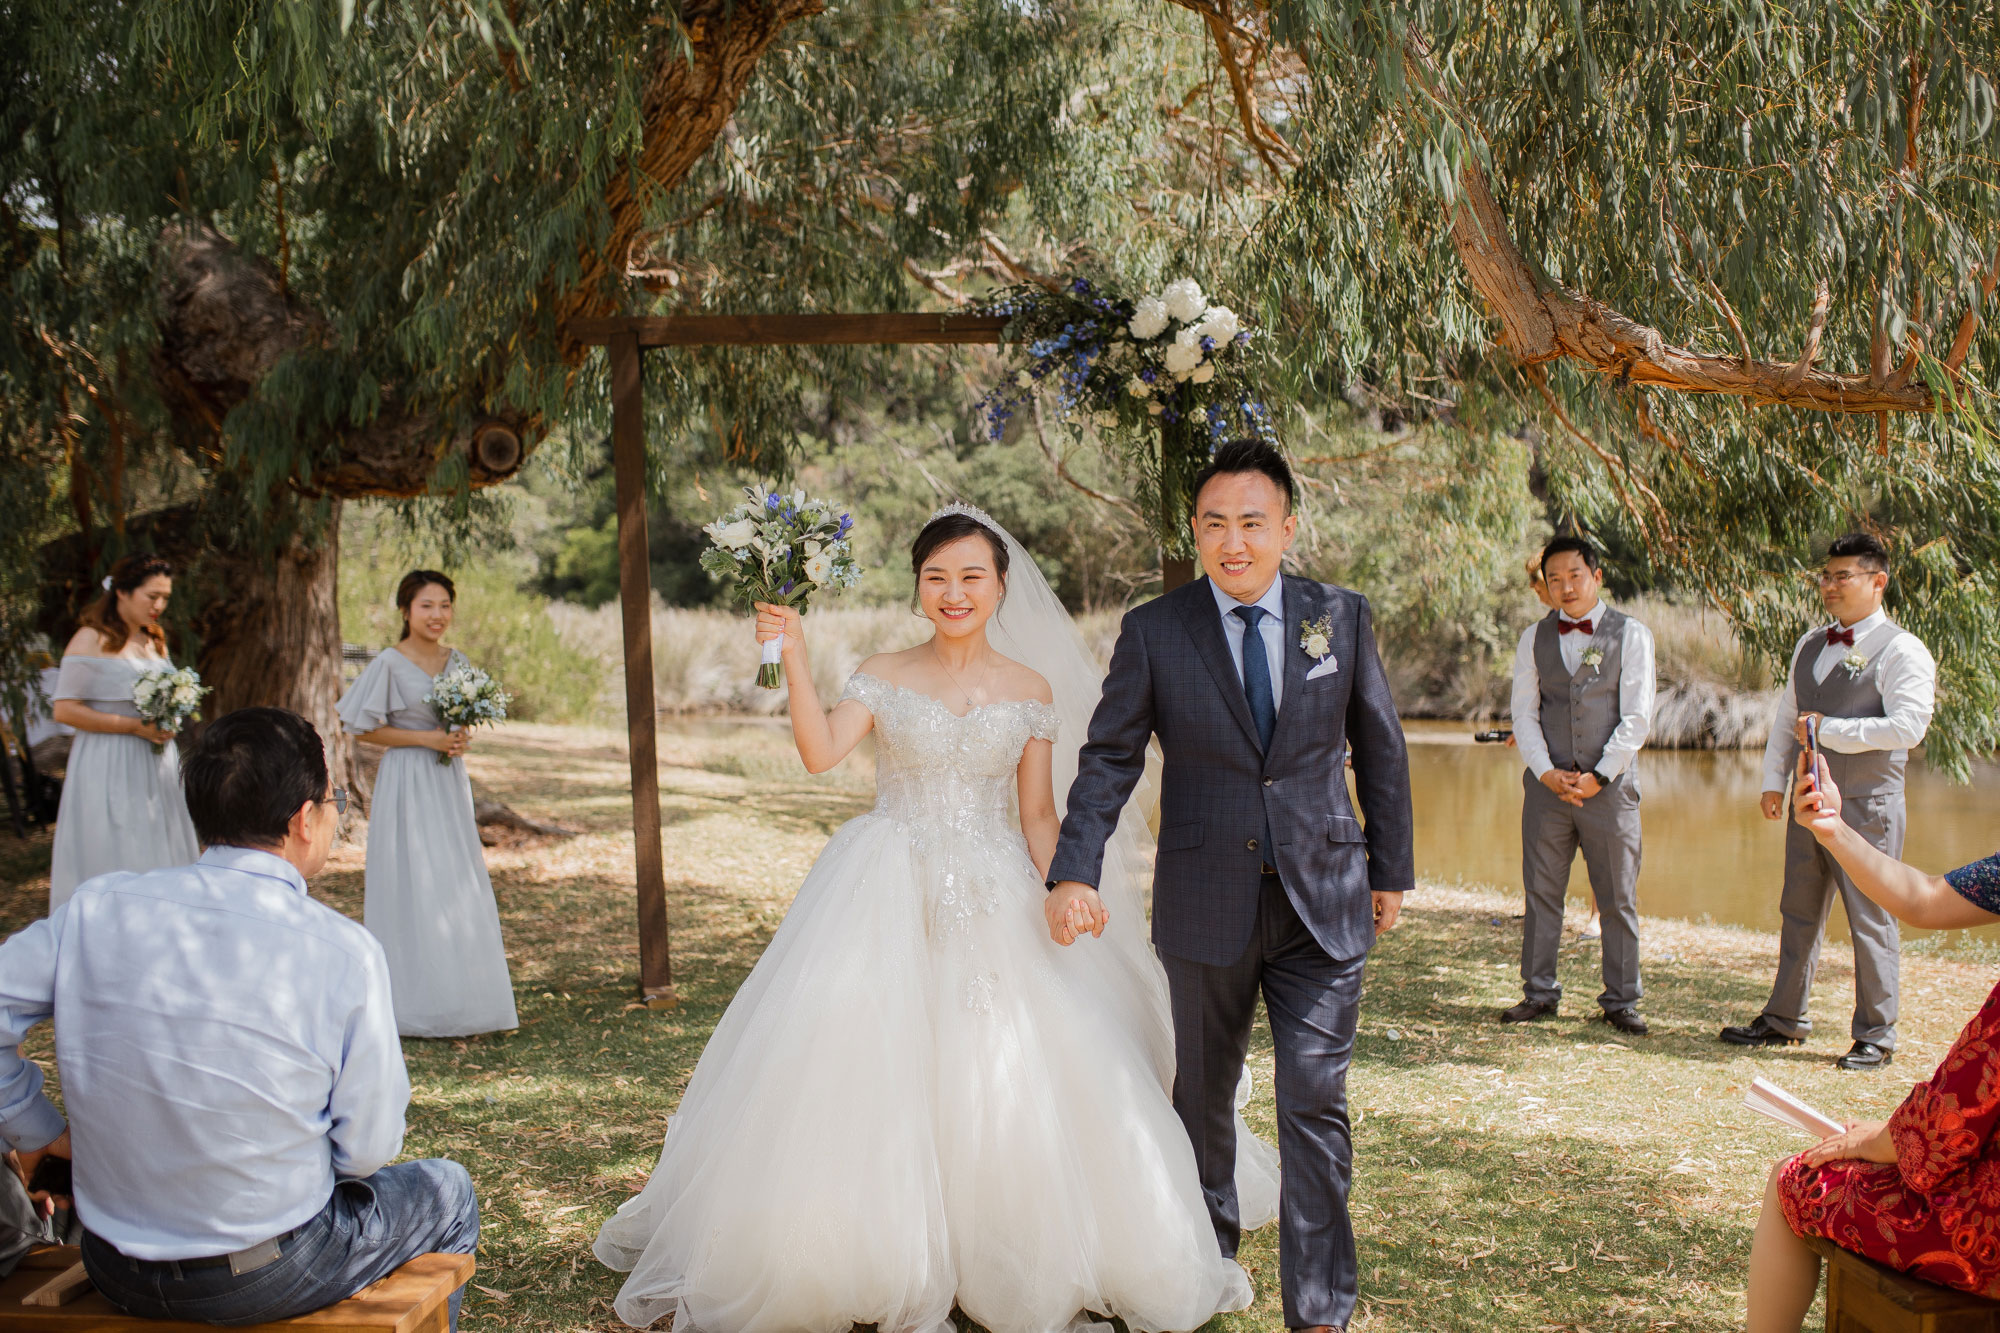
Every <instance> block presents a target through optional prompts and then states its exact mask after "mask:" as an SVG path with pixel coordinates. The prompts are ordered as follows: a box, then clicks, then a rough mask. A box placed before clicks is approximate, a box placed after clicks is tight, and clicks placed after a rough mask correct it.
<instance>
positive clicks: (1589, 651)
mask: <svg viewBox="0 0 2000 1333" xmlns="http://www.w3.org/2000/svg"><path fill="white" fill-rule="evenodd" d="M1603 661H1604V650H1603V649H1602V648H1599V647H1597V646H1596V645H1594V644H1593V645H1592V646H1590V647H1588V648H1586V649H1584V650H1583V664H1584V665H1585V666H1587V667H1589V668H1590V669H1591V670H1592V671H1595V670H1597V668H1598V666H1599V665H1600V664H1601V663H1602V662H1603Z"/></svg>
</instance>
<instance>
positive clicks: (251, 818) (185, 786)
mask: <svg viewBox="0 0 2000 1333" xmlns="http://www.w3.org/2000/svg"><path fill="white" fill-rule="evenodd" d="M326 788H327V780H326V746H325V744H324V743H323V742H322V741H321V740H320V735H319V732H318V731H316V730H314V729H313V724H312V723H310V722H308V721H306V720H305V719H304V718H302V717H300V716H299V715H298V714H297V713H294V712H292V711H291V710H290V709H288V708H239V709H237V710H236V711H235V712H233V713H227V714H224V715H223V716H222V717H220V718H218V719H217V720H215V721H214V722H211V723H210V724H209V725H208V726H207V727H206V728H205V729H204V730H203V731H202V733H201V736H200V737H199V738H198V739H197V740H196V741H195V743H194V744H193V745H192V746H191V747H189V749H188V753H187V757H186V758H185V759H183V760H181V790H182V792H183V793H184V794H185V795H186V797H187V811H188V818H189V819H191V820H193V821H194V832H195V836H196V837H197V838H199V839H200V840H201V844H202V846H204V847H218V846H219V847H276V846H277V845H278V844H279V843H281V842H283V841H284V840H285V829H286V827H287V826H288V825H289V824H290V823H291V822H292V816H293V815H295V814H297V813H298V809H299V807H300V806H302V805H304V804H305V803H306V802H307V801H323V800H325V799H326Z"/></svg>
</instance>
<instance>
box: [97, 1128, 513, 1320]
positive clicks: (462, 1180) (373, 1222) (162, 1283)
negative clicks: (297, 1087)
mask: <svg viewBox="0 0 2000 1333" xmlns="http://www.w3.org/2000/svg"><path fill="white" fill-rule="evenodd" d="M478 1241H479V1200H478V1198H477V1197H475V1196H474V1194H473V1192H472V1177H471V1176H469V1175H467V1174H466V1173H465V1168H464V1167H462V1166H460V1165H459V1164H458V1163H457V1162H447V1161H444V1160H443V1159H441V1158H432V1159H430V1160H427V1161H421V1162H402V1163H399V1164H397V1165H395V1166H385V1167H383V1168H382V1169H381V1170H380V1171H377V1172H376V1173H375V1174H374V1175H372V1176H369V1177H368V1178H367V1179H366V1180H343V1181H341V1182H339V1183H338V1184H336V1185H335V1186H334V1187H333V1197H332V1198H331V1199H328V1200H327V1203H326V1207H324V1208H322V1209H320V1211H319V1215H318V1216H317V1217H315V1218H313V1219H312V1221H310V1222H308V1223H306V1224H305V1228H304V1230H302V1231H300V1232H299V1234H298V1235H297V1236H295V1237H293V1238H292V1239H291V1240H288V1241H286V1242H284V1244H283V1245H282V1246H281V1247H280V1251H281V1252H280V1254H279V1257H278V1258H277V1259H275V1260H273V1261H272V1262H271V1263H268V1264H266V1265H264V1266H263V1267H262V1268H259V1269H257V1270H256V1271H255V1272H252V1273H245V1274H243V1275H242V1276H241V1277H238V1276H236V1275H235V1274H234V1273H232V1272H230V1270H229V1266H228V1265H227V1264H218V1265H215V1266H213V1267H206V1268H189V1269H183V1268H182V1267H181V1266H180V1265H178V1264H175V1263H171V1262H148V1261H144V1260H136V1259H128V1258H126V1257H125V1256H124V1255H122V1254H120V1253H119V1252H118V1251H117V1250H115V1249H113V1248H112V1247H111V1245H109V1244H108V1243H107V1242H105V1241H103V1240H101V1239H99V1238H98V1237H97V1236H95V1235H92V1234H91V1233H89V1232H88V1231H86V1232H85V1233H84V1237H83V1266H84V1269H85V1271H87V1272H88V1273H89V1274H90V1280H91V1282H92V1283H93V1284H94V1285H95V1286H96V1287H97V1289H98V1290H99V1291H100V1292H102V1293H104V1296H105V1299H107V1300H109V1301H110V1302H111V1303H112V1304H113V1305H116V1306H117V1307H118V1308H119V1309H121V1310H123V1311H125V1313H127V1314H130V1315H137V1316H139V1317H140V1318H142V1319H186V1320H194V1321H198V1322H201V1323H207V1324H261V1323H265V1322H268V1321H270V1320H274V1319H290V1318H292V1317H294V1316H296V1315H302V1314H309V1313H311V1312H312V1311H314V1310H320V1309H324V1308H325V1307H327V1306H329V1305H333V1304H335V1303H336V1302H339V1301H344V1300H346V1299H347V1298H348V1297H349V1296H352V1295H353V1294H354V1293H355V1292H357V1291H359V1290H361V1289H362V1288H363V1287H365V1286H367V1285H368V1284H369V1283H371V1282H375V1281H377V1280H379V1279H381V1278H384V1277H387V1276H388V1275H389V1274H390V1273H393V1272H395V1271H396V1269H398V1268H400V1267H402V1265H403V1264H405V1263H407V1262H408V1261H409V1260H411V1259H414V1258H416V1257H417V1256H418V1255H420V1254H429V1253H431V1252H432V1251H436V1250H442V1251H445V1252H447V1253H451V1254H471V1253H472V1251H473V1247H474V1246H475V1245H476V1244H477V1243H478ZM464 1296H465V1288H463V1287H460V1288H459V1289H458V1290H457V1291H455V1292H453V1293H452V1294H451V1326H452V1328H453V1329H454V1330H455V1329H457V1327H458V1306H459V1302H460V1300H462V1299H463V1298H464Z"/></svg>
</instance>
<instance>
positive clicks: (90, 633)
mask: <svg viewBox="0 0 2000 1333" xmlns="http://www.w3.org/2000/svg"><path fill="white" fill-rule="evenodd" d="M173 591H174V580H173V566H171V565H169V564H168V563H167V562H166V561H164V560H162V559H160V558H159V557H158V556H152V555H128V556H126V557H125V558H124V559H122V560H120V561H119V562H118V563H117V564H115V565H113V566H112V567H111V574H110V577H108V578H106V579H105V580H104V595H103V596H102V597H99V598H97V599H96V600H95V601H93V602H92V603H91V604H90V605H89V606H87V607H85V608H84V612H83V615H82V616H80V617H79V618H78V619H79V624H80V628H79V629H78V630H77V632H76V636H75V637H74V638H72V639H71V640H70V641H69V646H68V647H67V648H65V649H64V650H63V660H62V671H61V673H60V674H59V675H57V677H56V688H55V696H54V702H55V709H54V716H55V720H56V721H58V722H60V723H62V724H63V725H64V726H67V727H74V728H76V732H77V735H76V740H75V742H74V743H73V744H72V745H71V746H70V752H69V769H68V772H67V774H66V775H65V777H64V779H63V789H62V804H61V806H60V807H59V808H58V809H57V812H56V839H55V849H54V853H53V858H52V861H51V864H50V866H49V911H51V912H54V911H55V910H56V909H57V908H58V907H61V906H62V905H63V904H64V903H66V902H68V901H69V898H70V895H71V894H72V893H74V892H76V886H77V885H79V884H81V883H82V882H83V881H84V880H87V879H90V878H92V877H94V876H97V875H102V874H106V873H108V872H110V871H113V870H157V869H160V868H161V867H163V866H179V865H187V864H188V863H189V862H191V861H193V860H194V859H195V858H196V857H197V856H199V855H201V848H200V847H199V846H198V845H197V844H196V842H195V836H194V825H193V824H192V823H191V822H189V820H188V813H187V806H186V804H185V803H183V801H182V800H181V760H180V752H179V751H177V750H176V749H175V748H174V738H173V737H172V736H171V735H170V734H168V733H167V732H164V731H161V730H160V729H159V728H158V727H155V726H152V725H151V724H149V723H146V722H141V721H140V720H139V710H138V709H137V708H136V707H135V706H134V705H133V703H132V686H133V685H134V684H136V683H137V682H138V679H139V677H140V676H141V675H143V674H145V673H146V672H147V671H150V670H153V669H155V668H159V667H163V666H172V665H173V663H172V661H171V660H170V659H169V658H168V657H167V636H166V633H165V632H164V631H163V630H161V628H160V614H161V612H163V611H165V610H166V609H167V599H168V598H169V597H171V596H172V595H173ZM155 745H157V746H159V747H160V748H159V750H158V751H157V752H156V751H155V750H154V749H153V747H154V746H155Z"/></svg>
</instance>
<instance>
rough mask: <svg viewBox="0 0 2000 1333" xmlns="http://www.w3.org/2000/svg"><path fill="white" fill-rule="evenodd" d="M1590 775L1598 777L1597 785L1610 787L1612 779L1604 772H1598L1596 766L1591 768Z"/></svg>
mask: <svg viewBox="0 0 2000 1333" xmlns="http://www.w3.org/2000/svg"><path fill="white" fill-rule="evenodd" d="M1590 776H1592V777H1594V778H1596V779H1597V785H1598V786H1600V787H1609V786H1610V785H1611V779H1610V778H1607V777H1605V776H1604V775H1603V774H1602V773H1600V772H1598V771H1597V770H1596V769H1594V768H1593V769H1591V770H1590Z"/></svg>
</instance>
